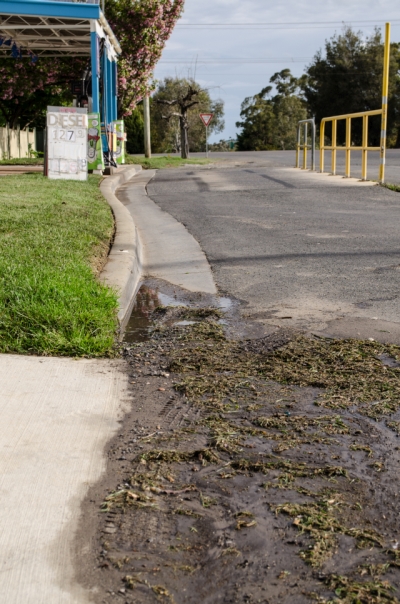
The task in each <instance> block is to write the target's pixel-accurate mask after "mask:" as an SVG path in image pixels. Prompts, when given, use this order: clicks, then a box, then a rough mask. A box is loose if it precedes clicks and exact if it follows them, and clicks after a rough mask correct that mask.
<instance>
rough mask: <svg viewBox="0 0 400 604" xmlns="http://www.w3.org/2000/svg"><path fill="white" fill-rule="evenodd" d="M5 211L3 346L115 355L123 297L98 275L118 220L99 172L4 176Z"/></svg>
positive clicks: (0, 301) (1, 201)
mask: <svg viewBox="0 0 400 604" xmlns="http://www.w3.org/2000/svg"><path fill="white" fill-rule="evenodd" d="M0 214H1V223H0V352H8V353H10V352H14V353H36V354H43V355H60V356H64V355H68V356H104V355H109V354H111V352H112V349H113V345H114V337H115V331H116V327H117V320H116V313H117V296H116V294H115V293H114V292H112V291H111V290H110V289H108V288H107V287H105V286H104V285H102V284H101V283H100V282H99V281H98V280H97V274H98V272H99V270H101V268H102V267H103V265H104V263H105V261H106V257H107V254H108V249H109V244H110V240H111V238H112V235H113V230H114V224H113V218H112V214H111V211H110V208H109V206H108V204H107V203H106V201H105V200H104V198H103V197H102V195H101V193H100V190H99V177H95V176H92V177H90V178H89V180H88V182H74V181H52V180H48V179H45V178H43V176H42V175H36V174H35V175H23V176H10V177H7V176H6V177H3V178H1V179H0Z"/></svg>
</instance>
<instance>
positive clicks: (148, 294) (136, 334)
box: [124, 285, 160, 344]
mask: <svg viewBox="0 0 400 604" xmlns="http://www.w3.org/2000/svg"><path fill="white" fill-rule="evenodd" d="M157 306H160V299H159V294H158V292H157V290H155V289H150V287H147V286H146V285H142V287H141V288H140V289H139V291H138V293H137V295H136V300H135V305H134V307H133V309H132V313H131V316H130V319H129V321H128V324H127V326H126V329H125V334H124V341H125V342H128V343H129V344H133V343H135V342H146V341H147V340H148V339H149V337H150V329H151V326H152V321H151V319H150V315H151V313H152V312H153V310H155V309H156V308H157Z"/></svg>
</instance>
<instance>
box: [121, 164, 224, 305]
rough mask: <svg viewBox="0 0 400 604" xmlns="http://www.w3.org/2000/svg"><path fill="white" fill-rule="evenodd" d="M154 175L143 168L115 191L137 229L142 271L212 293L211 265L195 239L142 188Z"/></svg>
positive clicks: (188, 289)
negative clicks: (141, 249)
mask: <svg viewBox="0 0 400 604" xmlns="http://www.w3.org/2000/svg"><path fill="white" fill-rule="evenodd" d="M154 176H155V171H154V170H146V171H145V172H142V173H141V174H139V175H138V176H137V177H136V178H134V179H133V180H132V181H130V182H127V183H125V185H123V186H121V187H120V189H119V190H118V199H120V200H121V202H122V203H123V204H124V206H125V208H126V209H127V210H128V211H129V212H130V214H131V216H132V218H133V220H134V223H135V225H136V226H137V228H138V232H139V235H140V240H141V246H142V248H143V255H142V261H143V273H144V274H145V275H146V276H151V277H156V278H157V279H163V280H164V281H168V282H169V283H172V285H178V286H179V287H182V288H183V289H186V290H187V291H191V292H204V293H207V294H211V295H216V294H217V287H216V284H215V281H214V277H213V274H212V271H211V267H210V265H209V263H208V260H207V258H206V255H205V254H204V252H203V250H202V249H201V247H200V244H199V243H198V241H196V239H195V238H194V237H193V236H192V235H191V234H190V233H189V231H188V230H187V228H186V227H185V226H184V225H183V224H181V223H180V222H179V221H178V220H176V219H175V218H174V217H173V216H171V214H169V213H168V212H165V211H164V210H162V209H161V208H160V207H159V206H158V205H157V204H156V203H155V202H154V201H153V200H152V199H151V198H150V197H149V196H148V194H147V190H146V187H147V184H148V183H149V181H150V180H151V179H152V178H153V177H154Z"/></svg>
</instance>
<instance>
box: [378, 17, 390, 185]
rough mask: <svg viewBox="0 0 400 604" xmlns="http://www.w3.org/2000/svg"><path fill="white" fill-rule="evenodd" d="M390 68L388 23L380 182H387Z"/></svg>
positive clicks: (387, 26) (383, 90) (388, 27)
mask: <svg viewBox="0 0 400 604" xmlns="http://www.w3.org/2000/svg"><path fill="white" fill-rule="evenodd" d="M389 66H390V23H386V32H385V53H384V62H383V85H382V127H381V165H380V170H379V182H380V183H381V184H382V183H384V182H385V163H386V138H387V134H386V130H387V110H388V96H389Z"/></svg>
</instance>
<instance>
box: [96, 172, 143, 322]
mask: <svg viewBox="0 0 400 604" xmlns="http://www.w3.org/2000/svg"><path fill="white" fill-rule="evenodd" d="M141 170H142V168H141V166H129V167H127V168H125V169H124V170H121V171H120V172H119V173H118V174H115V175H112V176H108V177H107V178H105V179H104V180H103V182H102V183H101V185H100V190H101V192H102V194H103V195H104V197H105V199H106V200H107V202H108V203H109V204H110V206H111V209H112V211H113V214H114V219H115V228H116V233H115V239H114V243H113V245H112V248H111V251H110V254H109V256H108V260H107V264H106V266H105V267H104V269H103V271H102V272H101V273H100V279H101V281H103V282H104V283H106V284H107V285H108V286H109V287H112V288H113V289H115V290H116V291H117V292H118V295H119V311H118V321H119V324H120V327H121V328H122V329H123V328H124V326H125V324H126V322H127V321H128V319H129V314H130V311H131V309H132V304H133V301H134V297H135V294H136V292H137V288H138V285H139V281H140V278H141V275H142V266H143V260H142V259H143V253H142V246H141V242H140V238H139V234H138V231H137V228H136V225H135V223H134V221H133V218H132V216H131V214H130V212H129V211H128V210H127V209H126V208H125V207H124V205H123V204H122V203H121V202H120V201H119V199H118V198H117V197H116V195H115V192H116V190H117V189H118V188H119V187H121V186H122V185H123V184H124V183H125V182H127V181H128V180H130V179H131V178H133V177H134V176H135V174H137V173H138V172H141Z"/></svg>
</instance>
